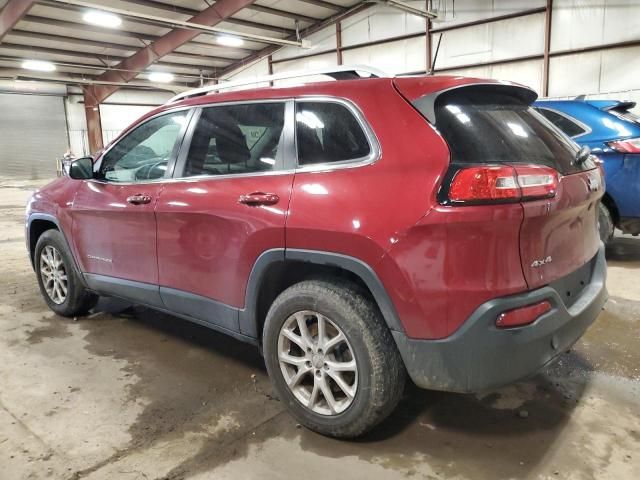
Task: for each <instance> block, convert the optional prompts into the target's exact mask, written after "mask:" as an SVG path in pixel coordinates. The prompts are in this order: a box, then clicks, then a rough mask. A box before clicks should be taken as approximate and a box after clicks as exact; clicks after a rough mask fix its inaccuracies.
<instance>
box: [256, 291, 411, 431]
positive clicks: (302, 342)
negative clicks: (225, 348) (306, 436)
mask: <svg viewBox="0 0 640 480" xmlns="http://www.w3.org/2000/svg"><path fill="white" fill-rule="evenodd" d="M263 347H264V356H265V363H266V365H267V370H268V371H269V376H270V377H271V380H272V382H273V384H274V387H275V390H276V391H277V393H278V395H279V397H280V399H281V400H282V401H283V403H284V404H285V405H287V406H288V407H289V410H290V412H291V413H292V415H293V416H294V417H295V418H296V419H297V420H298V422H300V423H301V424H302V425H304V426H306V427H307V428H309V429H311V430H314V431H316V432H318V433H321V434H323V435H330V436H333V437H341V438H351V437H356V436H359V435H361V434H363V433H365V432H367V431H368V430H370V429H371V428H373V427H374V426H375V425H377V424H378V423H379V422H381V421H382V420H383V419H384V418H386V417H387V416H388V415H389V413H391V411H392V410H393V408H394V407H395V406H396V404H397V403H398V400H399V399H400V396H401V395H402V391H403V387H404V382H405V375H406V372H405V369H404V365H403V364H402V359H401V358H400V354H399V353H398V350H397V348H396V345H395V342H394V340H393V338H392V336H391V333H390V332H389V329H388V328H387V325H386V324H385V322H384V320H383V318H382V316H381V314H380V312H379V310H378V308H377V307H376V305H375V304H374V303H373V302H372V301H371V300H370V299H368V298H367V297H366V296H365V295H363V294H362V293H361V292H360V291H359V289H358V288H357V287H356V286H355V285H353V284H350V283H344V282H339V283H338V282H333V281H327V280H310V281H304V282H301V283H298V284H296V285H293V286H292V287H289V288H288V289H287V290H285V291H284V292H283V293H282V294H280V296H279V297H278V298H277V299H276V300H275V301H274V303H273V305H272V306H271V308H270V309H269V313H268V314H267V319H266V322H265V327H264V333H263Z"/></svg>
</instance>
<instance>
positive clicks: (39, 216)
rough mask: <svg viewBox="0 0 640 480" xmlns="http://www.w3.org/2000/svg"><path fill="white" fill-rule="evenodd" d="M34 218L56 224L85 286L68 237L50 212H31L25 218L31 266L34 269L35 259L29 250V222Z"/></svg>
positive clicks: (28, 249) (28, 247)
mask: <svg viewBox="0 0 640 480" xmlns="http://www.w3.org/2000/svg"><path fill="white" fill-rule="evenodd" d="M34 220H46V221H48V222H51V223H53V224H54V225H55V226H56V229H57V230H58V231H59V232H60V233H61V234H62V238H63V239H64V241H65V243H66V244H67V249H68V250H69V254H70V256H71V261H72V262H73V266H74V267H75V269H76V272H78V275H79V277H80V281H81V282H82V284H83V285H84V286H85V287H86V286H87V282H86V281H85V278H84V275H83V273H82V271H81V270H80V268H79V267H78V262H77V261H76V258H75V256H74V253H73V249H72V248H71V244H70V243H69V239H68V238H67V235H66V234H65V233H64V230H63V229H62V227H61V226H60V222H59V221H58V219H57V218H56V217H55V216H53V215H51V214H50V213H32V214H31V215H29V218H28V219H27V232H26V237H27V238H26V240H27V251H28V252H29V259H30V260H31V266H32V267H33V268H34V269H35V259H34V255H35V251H31V224H32V223H33V221H34ZM35 243H37V242H35Z"/></svg>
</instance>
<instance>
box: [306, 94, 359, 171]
mask: <svg viewBox="0 0 640 480" xmlns="http://www.w3.org/2000/svg"><path fill="white" fill-rule="evenodd" d="M296 145H297V149H298V165H300V166H305V165H314V164H320V163H336V162H348V161H356V160H360V159H364V158H366V157H367V156H369V154H370V153H371V145H370V144H369V141H368V140H367V136H366V134H365V133H364V130H363V129H362V126H361V125H360V123H359V122H358V120H357V119H356V118H355V116H354V115H353V113H352V112H351V111H350V110H349V109H348V108H347V107H345V106H344V105H342V104H340V103H334V102H304V101H302V102H296Z"/></svg>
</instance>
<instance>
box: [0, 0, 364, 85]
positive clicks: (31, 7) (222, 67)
mask: <svg viewBox="0 0 640 480" xmlns="http://www.w3.org/2000/svg"><path fill="white" fill-rule="evenodd" d="M218 4H219V5H220V10H222V11H221V12H212V13H214V14H215V15H218V13H219V16H220V17H225V16H226V15H227V13H228V12H230V11H231V12H234V13H232V14H231V15H230V16H229V17H228V18H223V19H222V21H219V20H218V21H217V22H214V26H213V29H211V28H210V29H209V30H206V31H202V30H199V29H198V28H197V25H195V24H203V25H204V23H203V22H201V21H197V20H195V19H194V20H193V22H192V23H189V24H178V25H176V24H175V23H174V24H172V23H171V22H180V21H182V22H189V21H190V20H191V19H192V17H194V16H196V15H198V14H200V13H201V12H203V11H205V10H207V9H209V10H212V5H213V9H216V7H217V5H215V2H213V1H211V0H176V1H171V2H170V1H169V0H165V1H161V0H128V1H124V0H121V1H118V0H116V1H109V2H102V3H99V2H97V1H95V0H94V1H90V0H88V1H86V2H85V1H76V0H42V1H37V2H28V1H24V0H8V1H7V0H0V8H1V9H2V11H0V78H4V79H53V80H57V81H60V82H62V83H67V84H74V81H75V82H77V83H76V84H79V85H82V84H83V82H86V83H85V84H90V82H92V81H103V79H107V78H108V79H109V80H110V81H111V82H112V83H113V84H114V87H117V86H122V85H117V84H119V83H127V84H130V85H131V86H139V87H146V88H149V87H154V86H155V87H157V86H158V84H157V81H156V82H155V83H154V82H153V81H150V80H149V74H150V73H151V72H154V71H155V72H164V73H170V74H172V75H173V79H172V81H171V82H170V83H171V86H169V85H167V87H166V88H168V89H175V90H178V89H181V88H186V87H192V86H195V85H198V84H200V83H202V82H209V81H211V80H213V79H217V78H218V77H220V76H221V75H223V74H224V73H226V72H229V71H231V70H233V69H235V68H237V67H239V66H242V65H243V64H245V63H247V62H249V61H251V60H254V59H256V58H259V57H262V56H264V55H267V54H269V53H272V52H273V51H275V50H276V49H277V48H280V47H281V46H282V42H279V40H287V41H289V42H293V43H299V41H300V39H301V38H304V37H305V36H306V35H308V34H309V33H311V32H313V31H315V30H317V29H319V28H320V26H323V25H325V24H327V23H330V22H331V21H334V20H335V19H337V18H340V17H341V16H343V15H344V14H345V13H346V12H348V11H350V10H352V9H353V8H354V7H355V8H358V6H363V7H364V6H365V5H368V4H363V2H362V1H361V0H331V1H330V2H329V1H327V0H255V1H251V0H218ZM223 7H224V8H223ZM105 10H106V11H105ZM88 11H92V12H99V14H103V15H104V14H105V13H106V14H107V15H111V16H113V15H116V16H117V17H118V18H119V19H120V20H121V24H120V25H119V26H117V27H115V28H108V27H106V26H104V25H102V24H101V25H95V24H90V23H88V22H87V18H86V14H87V12H88ZM25 12H26V13H25ZM7 19H9V21H8V22H7ZM107 20H108V19H107ZM176 27H182V28H181V29H182V30H187V31H190V32H192V33H194V32H195V33H196V34H197V35H195V36H194V37H193V38H192V39H190V40H189V41H186V43H183V44H181V45H176V47H175V49H173V48H171V50H172V51H170V53H168V54H166V55H160V58H153V60H152V61H149V62H146V63H147V64H145V62H133V61H132V59H130V58H129V57H132V56H133V55H135V54H136V53H137V52H140V50H142V49H144V48H145V47H147V46H151V49H152V51H153V52H155V51H156V48H155V42H157V41H158V40H159V39H161V38H163V37H165V36H166V35H167V34H169V33H170V32H171V31H172V30H176ZM185 27H186V28H185ZM214 30H215V31H214ZM221 37H224V38H221ZM176 43H179V42H176ZM221 43H227V44H229V43H231V44H233V46H229V45H222V44H221ZM240 44H241V45H240ZM172 46H173V44H172ZM165 47H166V45H165ZM148 50H149V49H148ZM138 56H141V55H140V53H139V55H138ZM155 56H156V55H155V54H154V55H153V57H155ZM128 58H129V60H128V61H127V62H125V63H124V64H123V62H124V61H125V60H127V59H128ZM27 60H39V61H46V62H50V63H51V64H53V65H55V71H52V72H41V71H40V72H38V71H31V70H27V69H25V68H24V62H25V61H27ZM132 65H133V66H132ZM116 75H117V76H118V77H116ZM121 77H124V79H121ZM114 78H120V79H119V81H114Z"/></svg>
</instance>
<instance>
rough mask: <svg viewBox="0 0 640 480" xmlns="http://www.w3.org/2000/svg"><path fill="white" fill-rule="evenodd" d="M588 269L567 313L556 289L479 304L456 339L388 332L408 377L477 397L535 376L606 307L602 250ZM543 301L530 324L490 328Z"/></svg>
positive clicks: (418, 383)
mask: <svg viewBox="0 0 640 480" xmlns="http://www.w3.org/2000/svg"><path fill="white" fill-rule="evenodd" d="M590 263H592V265H593V266H592V267H591V278H590V280H589V282H588V283H587V285H586V286H585V287H584V288H583V289H582V291H581V292H580V293H579V295H578V297H577V298H575V300H574V301H573V303H572V304H571V305H570V306H569V307H567V306H565V302H563V299H562V298H561V296H560V294H559V293H558V291H557V290H556V289H554V288H553V287H552V286H545V287H542V288H539V289H537V290H533V291H530V292H526V293H522V294H517V295H512V296H509V297H503V298H497V299H494V300H490V301H488V302H486V303H484V304H482V305H481V306H480V307H478V309H476V311H475V312H474V313H473V314H472V315H471V317H469V319H468V320H467V321H466V322H465V323H464V325H463V326H462V327H461V328H460V329H459V330H458V331H456V333H454V334H453V335H451V336H450V337H447V338H444V339H440V340H417V339H411V338H407V337H406V336H405V335H404V334H403V333H402V332H395V331H394V332H392V333H393V336H394V339H395V341H396V344H397V345H398V349H399V350H400V354H401V355H402V358H403V360H404V363H405V366H406V368H407V371H408V373H409V376H410V377H411V378H412V380H413V381H414V382H415V384H416V385H418V386H419V387H422V388H428V389H433V390H446V391H452V392H477V391H480V390H484V389H487V388H492V387H497V386H501V385H505V384H507V383H511V382H514V381H516V380H519V379H521V378H524V377H527V376H529V375H531V374H533V373H535V372H536V371H538V370H539V369H540V368H542V367H543V366H544V365H546V364H547V363H549V362H551V361H552V360H553V359H554V358H555V357H557V356H558V355H559V354H560V353H562V352H564V351H566V350H567V349H569V348H570V347H571V346H572V345H573V344H574V343H575V342H576V341H577V340H578V339H579V338H580V337H581V336H582V335H583V333H584V332H585V331H586V330H587V328H588V327H589V326H590V325H591V324H592V323H593V321H594V320H595V319H596V318H597V317H598V315H599V313H600V311H601V310H602V307H603V306H604V304H605V302H606V301H607V297H608V294H607V289H606V287H605V279H606V271H607V270H606V261H605V256H604V246H601V247H600V249H599V250H598V253H597V255H596V257H595V258H594V259H593V260H592V262H590ZM572 275H573V274H572ZM570 277H571V275H570ZM554 285H555V286H556V288H558V290H561V288H559V287H558V285H559V286H560V287H562V286H563V282H562V281H561V282H559V283H556V282H554ZM562 293H563V294H564V292H562ZM543 300H548V301H549V302H550V303H551V305H552V307H553V309H552V310H551V311H550V312H549V313H546V314H545V315H543V316H542V317H540V318H539V319H538V320H536V321H535V322H534V323H533V324H531V325H527V326H524V327H519V328H512V329H498V328H496V326H495V321H496V318H497V317H498V315H499V314H500V313H502V312H504V311H506V310H511V309H513V308H516V307H519V306H525V305H529V304H532V303H537V302H540V301H543Z"/></svg>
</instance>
